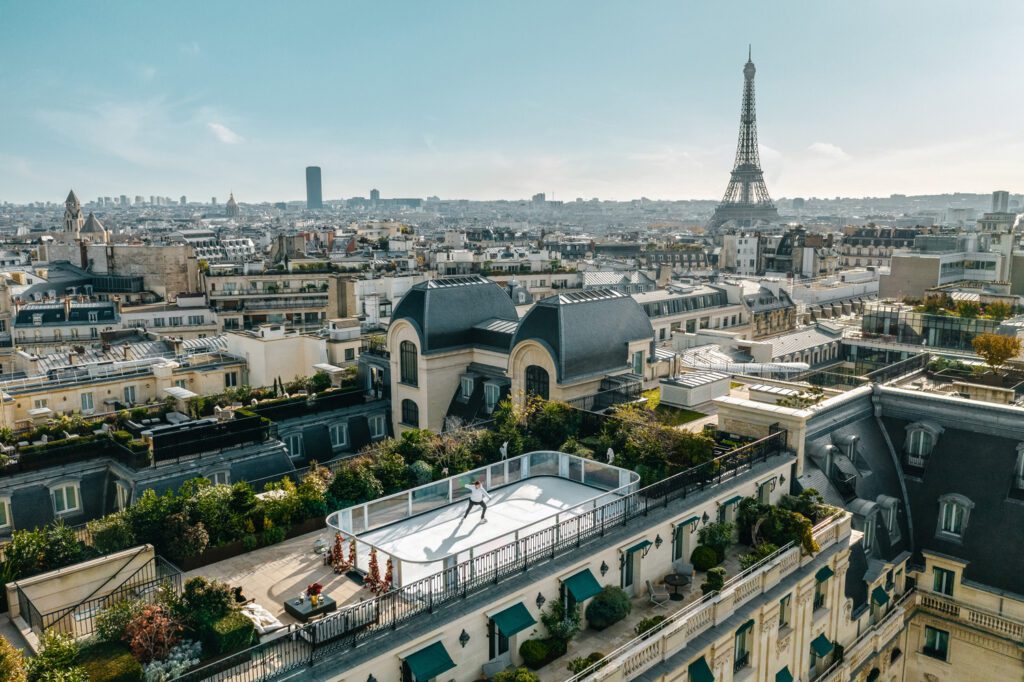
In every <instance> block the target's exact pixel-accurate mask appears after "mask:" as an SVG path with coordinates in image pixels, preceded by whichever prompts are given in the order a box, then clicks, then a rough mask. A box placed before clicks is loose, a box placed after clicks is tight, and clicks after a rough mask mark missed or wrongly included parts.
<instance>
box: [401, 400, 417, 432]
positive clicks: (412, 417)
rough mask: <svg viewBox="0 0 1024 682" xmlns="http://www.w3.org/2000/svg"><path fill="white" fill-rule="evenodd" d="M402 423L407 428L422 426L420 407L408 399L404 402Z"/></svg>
mask: <svg viewBox="0 0 1024 682" xmlns="http://www.w3.org/2000/svg"><path fill="white" fill-rule="evenodd" d="M402 423H403V424H405V425H406V426H415V427H416V428H419V426H420V406H419V405H417V404H416V401H414V400H409V399H408V398H407V399H405V400H403V401H402Z"/></svg>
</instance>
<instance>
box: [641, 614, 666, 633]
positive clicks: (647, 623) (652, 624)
mask: <svg viewBox="0 0 1024 682" xmlns="http://www.w3.org/2000/svg"><path fill="white" fill-rule="evenodd" d="M663 620H665V616H654V617H653V618H642V619H640V622H639V623H637V624H636V627H634V628H633V632H634V634H636V636H637V637H643V636H644V635H646V634H647V633H648V632H650V631H651V630H653V629H654V628H656V627H658V624H659V623H661V622H662V621H663Z"/></svg>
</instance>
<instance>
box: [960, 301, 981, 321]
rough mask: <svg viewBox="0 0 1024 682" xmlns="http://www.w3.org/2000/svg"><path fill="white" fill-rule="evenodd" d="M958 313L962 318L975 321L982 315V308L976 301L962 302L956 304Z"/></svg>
mask: <svg viewBox="0 0 1024 682" xmlns="http://www.w3.org/2000/svg"><path fill="white" fill-rule="evenodd" d="M956 312H957V315H959V316H960V317H964V318H967V319H974V318H975V317H977V316H978V315H980V314H981V306H980V305H978V304H977V303H976V302H975V301H960V302H959V303H957V304H956Z"/></svg>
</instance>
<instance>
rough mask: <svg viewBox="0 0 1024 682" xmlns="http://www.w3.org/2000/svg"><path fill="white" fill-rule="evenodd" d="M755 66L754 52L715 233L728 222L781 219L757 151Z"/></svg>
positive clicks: (713, 221)
mask: <svg viewBox="0 0 1024 682" xmlns="http://www.w3.org/2000/svg"><path fill="white" fill-rule="evenodd" d="M756 72H757V69H756V68H755V67H754V62H753V59H751V53H750V52H749V51H748V53H747V63H746V64H744V66H743V108H742V111H741V112H740V137H739V141H738V142H737V143H736V162H735V163H734V164H733V169H732V176H731V177H730V179H729V186H728V187H727V188H726V190H725V196H724V197H722V203H720V204H719V205H718V207H717V208H716V209H715V214H714V215H713V216H712V217H711V222H709V223H708V228H709V229H711V230H712V231H714V230H717V229H718V228H719V227H721V226H722V225H724V224H725V223H727V222H730V221H732V222H735V223H736V224H737V225H738V226H742V227H750V226H752V225H754V224H755V223H757V222H772V221H774V220H778V219H779V212H778V210H777V209H776V208H775V204H774V203H773V202H772V198H771V196H769V195H768V188H767V187H765V185H764V173H763V172H762V171H761V158H760V154H758V151H757V112H756V111H755V109H754V74H755V73H756Z"/></svg>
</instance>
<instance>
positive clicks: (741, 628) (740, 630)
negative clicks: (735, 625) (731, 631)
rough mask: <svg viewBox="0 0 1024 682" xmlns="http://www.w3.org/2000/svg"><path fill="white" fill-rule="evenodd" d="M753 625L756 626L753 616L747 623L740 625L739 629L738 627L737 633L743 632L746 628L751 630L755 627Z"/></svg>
mask: <svg viewBox="0 0 1024 682" xmlns="http://www.w3.org/2000/svg"><path fill="white" fill-rule="evenodd" d="M753 627H754V619H753V618H751V619H750V620H748V621H747V622H746V623H744V624H743V625H741V626H740V627H739V629H737V630H736V634H739V633H741V632H743V631H744V630H750V629H753Z"/></svg>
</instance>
